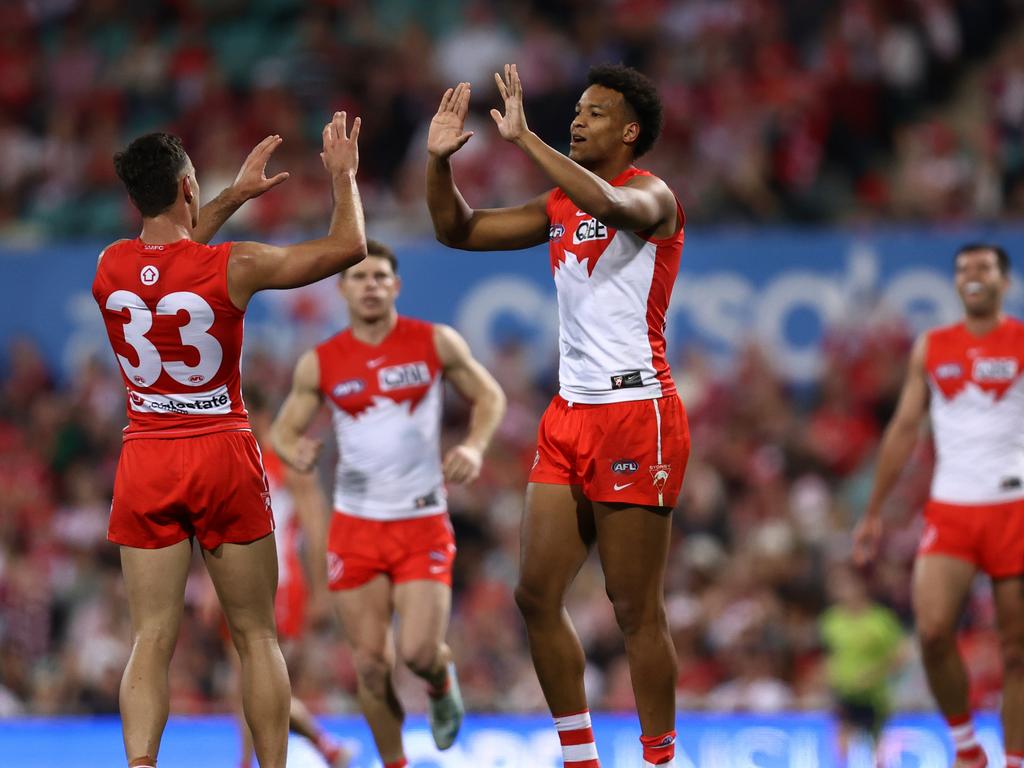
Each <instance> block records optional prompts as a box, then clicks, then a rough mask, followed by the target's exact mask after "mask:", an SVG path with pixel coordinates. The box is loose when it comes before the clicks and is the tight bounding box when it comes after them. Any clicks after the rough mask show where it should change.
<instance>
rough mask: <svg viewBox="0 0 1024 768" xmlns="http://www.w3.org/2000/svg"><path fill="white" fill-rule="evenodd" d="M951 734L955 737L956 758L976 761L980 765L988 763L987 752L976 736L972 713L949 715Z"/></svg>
mask: <svg viewBox="0 0 1024 768" xmlns="http://www.w3.org/2000/svg"><path fill="white" fill-rule="evenodd" d="M946 723H947V724H948V725H949V735H950V736H951V737H952V738H953V749H954V750H955V751H956V759H957V760H962V761H964V762H970V761H976V762H977V764H978V766H979V767H980V766H984V765H987V760H986V758H985V752H984V751H983V750H982V748H981V745H980V744H978V740H977V739H976V738H975V736H974V721H973V720H971V716H970V714H967V713H965V714H962V715H955V716H953V717H947V718H946Z"/></svg>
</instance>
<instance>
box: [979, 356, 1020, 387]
mask: <svg viewBox="0 0 1024 768" xmlns="http://www.w3.org/2000/svg"><path fill="white" fill-rule="evenodd" d="M1018 367H1019V366H1018V364H1017V358H1015V357H979V358H978V359H977V360H975V361H974V368H973V370H972V372H971V373H972V377H973V378H974V380H975V381H977V382H979V383H980V382H983V381H1011V380H1012V379H1014V378H1016V376H1017V370H1018Z"/></svg>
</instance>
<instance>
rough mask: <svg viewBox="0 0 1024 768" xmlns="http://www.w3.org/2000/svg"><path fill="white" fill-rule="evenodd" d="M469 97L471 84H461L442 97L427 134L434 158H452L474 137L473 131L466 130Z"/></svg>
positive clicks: (428, 149) (430, 150) (428, 150)
mask: <svg viewBox="0 0 1024 768" xmlns="http://www.w3.org/2000/svg"><path fill="white" fill-rule="evenodd" d="M469 96H470V87H469V83H459V84H458V85H456V86H455V87H454V88H449V89H448V90H447V91H445V92H444V96H442V97H441V104H440V106H438V108H437V113H436V114H435V115H434V117H433V119H432V120H431V121H430V130H429V131H428V132H427V152H429V153H430V154H431V155H433V156H434V157H438V158H441V159H443V158H446V157H450V156H451V155H452V154H453V153H455V152H457V151H458V150H459V149H460V148H461V147H462V145H463V144H465V143H466V142H467V141H469V140H470V138H471V137H472V136H473V132H472V131H466V130H464V129H465V126H466V115H467V114H468V113H469Z"/></svg>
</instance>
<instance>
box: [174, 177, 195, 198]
mask: <svg viewBox="0 0 1024 768" xmlns="http://www.w3.org/2000/svg"><path fill="white" fill-rule="evenodd" d="M178 183H179V184H181V193H182V195H183V196H184V197H185V202H186V203H188V204H191V203H192V198H193V197H195V191H194V190H193V189H192V174H190V173H186V174H185V175H184V176H182V177H181V181H180V182H178Z"/></svg>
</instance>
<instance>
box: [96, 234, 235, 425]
mask: <svg viewBox="0 0 1024 768" xmlns="http://www.w3.org/2000/svg"><path fill="white" fill-rule="evenodd" d="M230 255H231V244H230V243H223V244H221V245H217V246H213V247H210V246H206V245H203V244H201V243H196V242H193V241H191V240H179V241H178V242H176V243H170V244H167V245H147V244H145V243H143V242H142V241H141V240H138V239H135V240H122V241H120V242H117V243H115V244H113V245H111V246H110V247H108V248H107V249H106V250H105V251H104V252H103V254H102V255H101V257H100V262H99V265H98V266H97V268H96V279H95V280H94V281H93V296H94V297H95V299H96V302H97V303H98V304H99V306H100V311H101V312H102V313H103V321H104V323H105V324H106V327H107V335H108V336H109V337H110V345H111V346H112V347H113V349H114V354H115V355H116V356H117V360H118V362H119V363H120V365H121V373H122V374H123V376H124V382H125V387H126V388H127V390H128V427H127V429H126V430H125V439H128V438H130V437H183V436H187V435H202V434H208V433H211V432H220V431H225V430H233V429H248V428H249V423H248V418H247V415H246V411H245V406H244V404H243V403H242V395H241V384H240V377H239V370H238V364H239V357H240V355H241V350H242V317H243V315H244V313H243V311H242V310H240V309H238V308H237V307H236V306H234V305H233V304H232V303H231V299H230V298H228V290H227V264H228V258H229V256H230Z"/></svg>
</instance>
